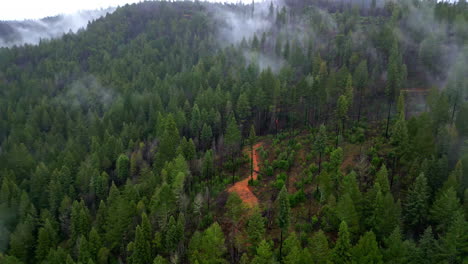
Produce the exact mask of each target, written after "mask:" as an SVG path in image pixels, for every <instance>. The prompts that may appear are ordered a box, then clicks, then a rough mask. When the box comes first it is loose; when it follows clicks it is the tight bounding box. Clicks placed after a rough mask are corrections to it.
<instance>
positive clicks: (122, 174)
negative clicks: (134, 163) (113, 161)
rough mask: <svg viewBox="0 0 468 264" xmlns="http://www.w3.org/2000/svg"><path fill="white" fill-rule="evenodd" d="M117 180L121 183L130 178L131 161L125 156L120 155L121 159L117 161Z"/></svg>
mask: <svg viewBox="0 0 468 264" xmlns="http://www.w3.org/2000/svg"><path fill="white" fill-rule="evenodd" d="M116 169H117V178H118V179H119V181H120V182H125V181H126V180H127V178H128V176H129V172H130V171H129V169H130V161H129V159H128V157H127V155H125V154H120V156H119V158H118V159H117V165H116Z"/></svg>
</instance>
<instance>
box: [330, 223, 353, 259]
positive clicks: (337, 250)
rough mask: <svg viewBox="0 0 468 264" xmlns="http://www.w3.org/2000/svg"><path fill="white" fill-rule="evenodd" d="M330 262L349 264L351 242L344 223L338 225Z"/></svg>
mask: <svg viewBox="0 0 468 264" xmlns="http://www.w3.org/2000/svg"><path fill="white" fill-rule="evenodd" d="M332 260H333V261H334V262H335V263H351V260H352V259H351V240H350V234H349V231H348V225H347V224H346V222H345V221H342V222H341V224H340V230H339V232H338V239H337V240H336V244H335V247H334V248H333V253H332Z"/></svg>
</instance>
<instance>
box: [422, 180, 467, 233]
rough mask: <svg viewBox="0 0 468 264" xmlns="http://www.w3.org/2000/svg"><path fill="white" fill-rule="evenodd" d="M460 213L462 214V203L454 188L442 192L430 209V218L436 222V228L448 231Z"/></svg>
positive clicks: (439, 230)
mask: <svg viewBox="0 0 468 264" xmlns="http://www.w3.org/2000/svg"><path fill="white" fill-rule="evenodd" d="M458 214H462V210H461V204H460V200H459V199H458V197H457V193H456V192H455V190H453V189H452V188H449V189H448V190H446V191H444V192H443V193H441V194H440V196H439V197H438V198H437V199H436V200H435V202H434V204H433V205H432V208H431V210H430V218H431V220H432V221H433V222H434V223H435V224H436V225H435V230H436V231H438V232H442V233H444V232H445V231H447V229H448V228H449V226H450V225H451V223H452V221H453V220H454V219H455V217H456V215H458Z"/></svg>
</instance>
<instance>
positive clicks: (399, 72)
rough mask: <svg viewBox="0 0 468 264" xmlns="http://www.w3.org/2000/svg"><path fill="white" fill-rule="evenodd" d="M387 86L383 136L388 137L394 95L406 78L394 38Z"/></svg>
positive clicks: (404, 67)
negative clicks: (386, 106)
mask: <svg viewBox="0 0 468 264" xmlns="http://www.w3.org/2000/svg"><path fill="white" fill-rule="evenodd" d="M387 74H388V77H387V86H386V89H385V93H386V95H387V100H388V114H387V125H386V129H385V137H387V138H388V128H389V123H390V113H391V109H392V104H393V102H394V101H395V97H396V95H397V94H399V92H400V89H401V87H402V86H403V83H404V82H405V79H406V65H404V64H403V62H402V58H401V54H400V51H399V48H398V43H397V41H396V40H395V41H394V43H393V46H392V49H391V52H390V57H389V62H388V70H387Z"/></svg>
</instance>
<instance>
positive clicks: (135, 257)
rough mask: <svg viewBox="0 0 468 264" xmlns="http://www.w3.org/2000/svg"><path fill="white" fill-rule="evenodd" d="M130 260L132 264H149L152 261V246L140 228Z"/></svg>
mask: <svg viewBox="0 0 468 264" xmlns="http://www.w3.org/2000/svg"><path fill="white" fill-rule="evenodd" d="M130 258H131V263H132V264H147V263H150V261H151V251H150V244H149V241H147V240H146V239H145V235H144V233H143V229H142V228H141V227H140V226H137V228H136V232H135V241H134V242H133V252H132V255H131V256H130Z"/></svg>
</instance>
